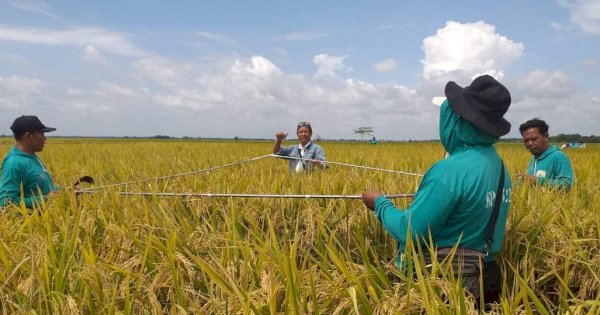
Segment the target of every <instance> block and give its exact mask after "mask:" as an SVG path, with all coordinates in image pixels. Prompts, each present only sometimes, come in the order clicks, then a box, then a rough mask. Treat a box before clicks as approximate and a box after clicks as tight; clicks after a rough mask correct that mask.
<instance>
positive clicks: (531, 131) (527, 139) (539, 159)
mask: <svg viewBox="0 0 600 315" xmlns="http://www.w3.org/2000/svg"><path fill="white" fill-rule="evenodd" d="M548 128H549V126H548V124H547V123H546V122H545V121H543V120H541V119H538V118H534V119H531V120H528V121H527V122H525V123H523V124H521V126H519V131H520V132H521V136H522V137H523V144H524V145H525V148H527V150H529V152H531V154H533V157H532V158H531V161H530V162H529V166H528V167H527V174H518V175H517V177H518V178H519V179H521V180H525V181H528V182H531V183H533V184H538V185H544V186H549V187H556V188H558V189H566V190H569V189H570V188H571V185H572V184H573V168H571V161H570V160H569V157H567V155H566V154H564V153H563V152H562V151H560V149H559V148H558V147H557V146H555V145H550V136H549V134H548Z"/></svg>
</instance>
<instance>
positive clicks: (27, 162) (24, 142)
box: [0, 116, 57, 209]
mask: <svg viewBox="0 0 600 315" xmlns="http://www.w3.org/2000/svg"><path fill="white" fill-rule="evenodd" d="M10 129H11V130H12V132H13V135H14V137H15V145H14V147H13V148H12V149H11V150H10V151H9V152H8V154H7V155H6V157H5V158H4V161H2V168H1V170H0V172H1V174H0V207H4V206H7V205H10V204H15V205H19V204H20V202H21V201H22V202H23V203H24V204H25V207H27V208H29V209H33V208H35V207H36V206H38V205H39V204H40V202H41V200H42V198H44V199H45V198H48V196H49V195H51V194H53V192H54V191H56V190H57V187H56V186H54V183H53V182H52V177H50V173H49V172H48V170H47V169H46V167H45V166H44V164H42V161H41V160H40V158H39V157H38V156H37V155H36V153H37V152H40V151H42V150H43V149H44V145H45V143H46V136H45V133H46V132H51V131H55V130H56V128H51V127H46V126H45V125H44V124H43V123H42V122H41V121H40V120H39V119H38V118H37V117H36V116H21V117H18V118H17V119H15V121H14V122H13V124H12V125H11V126H10ZM21 197H22V198H21Z"/></svg>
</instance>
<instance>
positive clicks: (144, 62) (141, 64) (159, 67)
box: [132, 57, 184, 86]
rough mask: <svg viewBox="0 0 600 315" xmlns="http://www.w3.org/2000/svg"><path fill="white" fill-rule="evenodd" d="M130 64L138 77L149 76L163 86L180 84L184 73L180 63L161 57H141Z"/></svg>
mask: <svg viewBox="0 0 600 315" xmlns="http://www.w3.org/2000/svg"><path fill="white" fill-rule="evenodd" d="M132 66H133V69H134V71H136V74H137V75H139V76H140V77H145V78H150V79H152V80H153V81H154V82H155V83H158V84H160V85H163V86H176V85H179V84H181V80H182V78H183V75H184V74H183V72H184V69H183V68H182V67H181V66H180V65H178V64H177V63H174V62H171V61H170V60H168V59H166V58H162V57H148V58H142V59H140V60H137V61H135V62H133V64H132Z"/></svg>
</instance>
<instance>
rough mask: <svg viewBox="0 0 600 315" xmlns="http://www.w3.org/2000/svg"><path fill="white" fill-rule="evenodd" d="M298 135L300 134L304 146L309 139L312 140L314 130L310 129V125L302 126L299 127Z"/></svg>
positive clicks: (299, 137) (299, 138)
mask: <svg viewBox="0 0 600 315" xmlns="http://www.w3.org/2000/svg"><path fill="white" fill-rule="evenodd" d="M296 135H297V136H298V140H299V141H300V144H302V146H305V145H306V144H307V143H308V141H310V138H311V137H312V132H310V129H308V127H306V126H302V127H300V128H298V132H297V133H296Z"/></svg>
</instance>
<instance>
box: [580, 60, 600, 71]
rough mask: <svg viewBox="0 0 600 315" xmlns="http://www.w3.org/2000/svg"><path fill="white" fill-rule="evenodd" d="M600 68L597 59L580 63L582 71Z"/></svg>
mask: <svg viewBox="0 0 600 315" xmlns="http://www.w3.org/2000/svg"><path fill="white" fill-rule="evenodd" d="M598 66H600V60H598V59H586V60H584V61H583V62H582V63H581V67H582V68H584V69H589V68H597V67H598Z"/></svg>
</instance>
